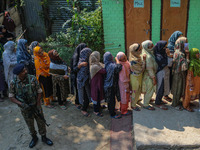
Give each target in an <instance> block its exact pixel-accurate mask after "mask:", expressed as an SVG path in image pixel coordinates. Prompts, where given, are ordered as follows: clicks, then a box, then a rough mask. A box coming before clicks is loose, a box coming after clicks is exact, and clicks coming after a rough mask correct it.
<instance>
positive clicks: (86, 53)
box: [77, 48, 92, 89]
mask: <svg viewBox="0 0 200 150" xmlns="http://www.w3.org/2000/svg"><path fill="white" fill-rule="evenodd" d="M91 53H92V50H91V49H90V48H84V49H83V50H82V51H81V52H80V58H79V62H78V65H79V64H81V63H82V62H87V63H88V65H87V66H83V67H81V68H80V70H79V72H78V75H77V82H78V84H77V85H78V89H80V88H82V87H83V86H84V85H85V82H86V81H87V80H88V79H89V75H90V72H89V57H90V54H91Z"/></svg>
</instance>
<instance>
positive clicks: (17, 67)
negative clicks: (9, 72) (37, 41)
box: [13, 64, 25, 75]
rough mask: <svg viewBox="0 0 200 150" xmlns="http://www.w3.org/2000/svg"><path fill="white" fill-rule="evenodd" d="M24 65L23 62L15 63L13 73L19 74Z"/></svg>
mask: <svg viewBox="0 0 200 150" xmlns="http://www.w3.org/2000/svg"><path fill="white" fill-rule="evenodd" d="M24 67H25V66H24V64H17V65H16V66H15V67H14V69H13V73H14V74H16V75H19V74H20V73H21V72H22V71H23V69H24Z"/></svg>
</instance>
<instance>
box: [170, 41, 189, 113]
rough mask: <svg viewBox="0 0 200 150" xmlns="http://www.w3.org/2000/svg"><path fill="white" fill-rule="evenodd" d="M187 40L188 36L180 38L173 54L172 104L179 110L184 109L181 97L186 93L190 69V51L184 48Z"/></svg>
mask: <svg viewBox="0 0 200 150" xmlns="http://www.w3.org/2000/svg"><path fill="white" fill-rule="evenodd" d="M186 42H187V38H186V37H180V38H178V40H177V41H176V44H175V52H174V56H173V66H172V73H173V81H172V89H171V93H172V94H173V100H172V106H173V107H175V108H176V109H177V110H182V108H181V102H180V99H181V97H184V94H185V84H186V83H185V82H186V73H187V72H186V71H187V70H188V64H189V51H188V50H184V43H186Z"/></svg>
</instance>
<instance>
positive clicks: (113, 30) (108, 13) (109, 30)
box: [102, 0, 125, 56]
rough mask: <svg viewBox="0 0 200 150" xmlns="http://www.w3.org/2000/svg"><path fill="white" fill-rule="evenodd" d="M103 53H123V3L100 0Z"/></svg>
mask: <svg viewBox="0 0 200 150" xmlns="http://www.w3.org/2000/svg"><path fill="white" fill-rule="evenodd" d="M102 7H103V28H104V41H105V51H110V52H111V53H112V54H113V55H114V56H115V55H116V54H117V53H118V52H119V51H123V52H125V30H124V28H125V27H124V2H123V0H102Z"/></svg>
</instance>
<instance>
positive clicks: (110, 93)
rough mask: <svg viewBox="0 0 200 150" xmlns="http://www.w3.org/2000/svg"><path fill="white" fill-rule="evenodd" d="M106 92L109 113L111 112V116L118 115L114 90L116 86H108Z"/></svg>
mask: <svg viewBox="0 0 200 150" xmlns="http://www.w3.org/2000/svg"><path fill="white" fill-rule="evenodd" d="M105 92H106V95H107V96H106V99H107V102H108V110H109V113H110V116H115V115H116V112H115V104H116V102H115V90H114V87H111V88H108V90H107V91H105Z"/></svg>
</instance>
